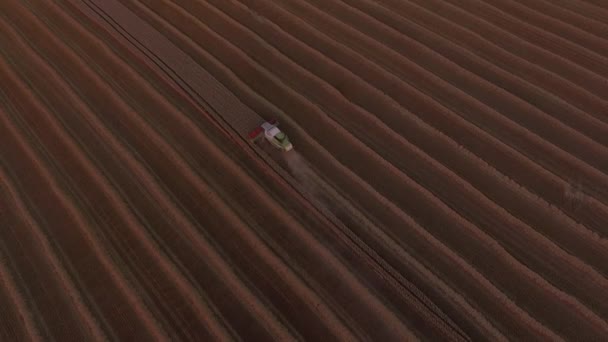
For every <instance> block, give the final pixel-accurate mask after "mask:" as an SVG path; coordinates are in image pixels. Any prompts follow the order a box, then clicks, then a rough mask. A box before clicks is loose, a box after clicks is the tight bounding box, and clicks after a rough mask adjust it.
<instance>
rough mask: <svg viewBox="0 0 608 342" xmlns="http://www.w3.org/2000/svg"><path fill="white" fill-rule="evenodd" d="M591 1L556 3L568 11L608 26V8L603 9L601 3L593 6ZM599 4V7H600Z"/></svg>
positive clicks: (569, 0) (562, 1)
mask: <svg viewBox="0 0 608 342" xmlns="http://www.w3.org/2000/svg"><path fill="white" fill-rule="evenodd" d="M590 2H591V1H572V0H557V1H554V3H555V5H557V6H559V7H561V8H564V9H567V10H569V11H572V12H575V13H578V14H580V15H582V16H584V17H586V18H588V19H591V20H595V21H598V22H601V23H603V24H608V20H607V19H606V18H608V8H605V7H603V6H602V5H604V4H602V2H601V1H599V2H597V3H596V4H591V3H590ZM598 3H599V5H598Z"/></svg>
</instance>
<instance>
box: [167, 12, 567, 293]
mask: <svg viewBox="0 0 608 342" xmlns="http://www.w3.org/2000/svg"><path fill="white" fill-rule="evenodd" d="M174 22H183V19H182V20H175V21H174ZM195 36H197V35H195ZM197 38H200V36H197ZM205 46H207V44H205ZM228 59H229V58H228ZM275 95H277V96H278V94H275ZM297 107H298V108H300V109H303V107H306V106H305V105H302V106H297ZM294 115H296V114H295V113H294ZM300 115H304V114H303V113H301V114H300ZM316 116H318V115H316ZM326 120H327V119H324V121H326ZM316 121H318V120H316ZM317 126H318V127H317V128H318V129H320V128H321V126H322V125H321V126H319V125H318V122H317ZM332 132H333V133H332V135H333V138H334V145H336V141H335V138H336V133H338V132H340V131H339V130H338V131H332ZM352 143H353V144H355V145H358V144H360V142H359V143H358V142H357V141H356V140H355V141H354V142H352ZM359 146H360V145H359ZM363 151H369V150H366V149H365V148H363ZM358 157H359V158H361V157H362V155H359V156H358ZM372 158H375V159H376V160H377V161H375V162H373V163H379V164H380V165H385V167H383V168H381V169H378V170H374V171H376V172H378V171H379V172H383V171H385V170H392V168H391V167H390V165H386V162H385V161H383V160H378V158H377V157H374V154H372ZM373 163H367V162H366V163H364V164H366V165H371V164H373ZM351 167H352V166H351ZM367 171H370V170H367ZM359 172H362V171H359ZM363 172H365V171H363ZM394 172H395V171H394V170H393V171H391V173H394ZM375 177H376V178H378V175H376V176H375ZM397 177H399V178H401V177H400V176H397ZM390 178H391V177H390V176H389V177H388V179H390ZM405 183H406V184H409V185H408V186H414V187H416V188H417V190H416V192H417V193H420V194H422V193H425V194H426V195H424V196H426V198H429V197H428V196H429V193H428V192H427V191H426V190H425V189H423V188H421V187H419V186H417V185H415V184H412V182H411V181H405ZM389 191H396V187H393V188H392V189H391V190H389ZM400 193H401V197H403V194H405V193H408V191H407V190H402V191H401V192H400ZM397 196H399V195H397ZM423 198H424V197H423ZM430 198H432V197H430ZM405 200H407V201H412V202H415V204H420V203H421V201H419V200H418V201H415V200H413V199H412V198H411V196H410V197H408V198H407V199H405ZM423 201H426V200H423ZM437 205H439V204H438V203H437V202H435V203H434V204H430V205H425V206H422V207H421V208H420V209H419V210H422V211H425V210H430V208H431V207H434V206H437ZM435 209H436V210H437V211H439V212H444V211H443V210H444V209H438V208H435ZM448 212H450V211H448ZM449 215H452V214H449ZM456 217H459V216H455V217H452V218H451V219H450V222H451V224H453V223H454V222H455V221H459V219H457V218H456ZM435 218H436V215H435ZM464 226H465V227H467V226H468V225H467V224H464ZM469 227H470V226H469ZM463 229H464V228H463ZM470 229H472V227H471V228H470ZM473 231H475V230H473ZM456 240H457V239H456ZM452 241H453V240H452ZM503 274H504V273H503ZM525 274H529V273H525ZM530 275H531V274H530ZM533 277H537V275H533ZM538 280H540V278H538ZM554 293H558V292H554Z"/></svg>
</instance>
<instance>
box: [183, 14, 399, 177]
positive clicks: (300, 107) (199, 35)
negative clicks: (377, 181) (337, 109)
mask: <svg viewBox="0 0 608 342" xmlns="http://www.w3.org/2000/svg"><path fill="white" fill-rule="evenodd" d="M177 21H179V20H176V22H177ZM199 36H200V35H198V36H197V37H199ZM299 107H300V108H301V107H303V106H299ZM333 135H334V138H335V137H336V136H335V133H334V134H333ZM376 171H378V170H376ZM389 178H390V177H389Z"/></svg>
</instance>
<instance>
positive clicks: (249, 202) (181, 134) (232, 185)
mask: <svg viewBox="0 0 608 342" xmlns="http://www.w3.org/2000/svg"><path fill="white" fill-rule="evenodd" d="M176 135H179V134H176ZM181 135H183V133H182V134H181ZM232 187H234V185H232ZM249 187H251V185H250V186H248V187H247V188H249ZM249 203H251V202H249ZM387 318H388V317H387Z"/></svg>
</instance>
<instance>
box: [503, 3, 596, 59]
mask: <svg viewBox="0 0 608 342" xmlns="http://www.w3.org/2000/svg"><path fill="white" fill-rule="evenodd" d="M530 3H531V5H532V6H534V5H535V4H536V5H538V4H537V3H536V2H530ZM492 5H493V6H495V7H496V8H497V9H499V10H501V11H504V12H505V13H508V14H510V15H511V16H512V18H513V17H514V18H521V19H522V20H525V22H527V23H529V24H531V25H534V27H535V28H538V29H541V30H544V31H548V32H551V33H552V34H554V35H556V36H559V37H562V38H566V39H568V40H569V41H570V42H571V43H575V44H577V45H580V46H582V47H584V48H586V49H587V50H591V51H593V52H595V53H601V54H602V55H603V56H604V57H606V56H607V54H608V41H607V40H606V39H601V38H600V37H597V36H595V35H590V34H589V33H590V32H587V31H584V30H583V29H581V28H579V27H577V26H575V25H573V24H572V22H573V21H575V22H576V16H574V15H570V16H567V19H566V20H565V21H560V20H558V19H556V18H554V17H552V16H550V15H549V14H547V13H544V12H543V10H536V9H534V8H532V9H533V10H532V11H530V7H526V6H525V5H524V4H520V3H517V2H516V1H514V0H509V1H505V2H495V3H493V4H492ZM544 10H545V11H546V8H545V9H544ZM512 18H510V19H512ZM537 32H538V31H537Z"/></svg>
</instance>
